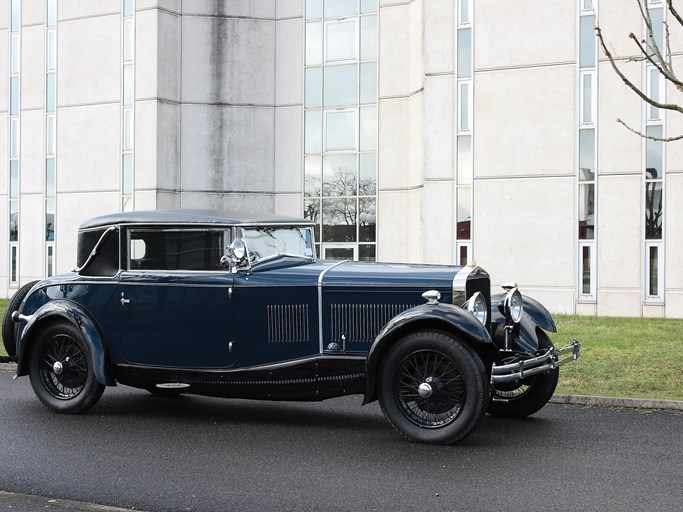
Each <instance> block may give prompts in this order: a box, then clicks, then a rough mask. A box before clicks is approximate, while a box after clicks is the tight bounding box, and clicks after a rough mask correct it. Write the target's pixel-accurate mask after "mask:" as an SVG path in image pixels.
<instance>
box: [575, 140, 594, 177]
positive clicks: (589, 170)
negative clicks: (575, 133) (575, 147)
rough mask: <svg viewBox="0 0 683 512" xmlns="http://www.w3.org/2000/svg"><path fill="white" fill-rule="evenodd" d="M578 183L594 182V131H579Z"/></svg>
mask: <svg viewBox="0 0 683 512" xmlns="http://www.w3.org/2000/svg"><path fill="white" fill-rule="evenodd" d="M579 181H595V130H593V129H590V130H579Z"/></svg>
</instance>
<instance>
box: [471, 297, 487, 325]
mask: <svg viewBox="0 0 683 512" xmlns="http://www.w3.org/2000/svg"><path fill="white" fill-rule="evenodd" d="M467 311H469V312H470V313H472V314H473V315H474V317H475V318H476V319H477V320H479V321H480V322H481V324H482V325H486V320H487V319H488V316H489V307H488V304H486V298H485V297H484V295H483V294H482V293H481V292H477V293H475V294H474V295H472V297H470V300H469V301H468V302H467Z"/></svg>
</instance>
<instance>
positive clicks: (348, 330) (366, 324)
mask: <svg viewBox="0 0 683 512" xmlns="http://www.w3.org/2000/svg"><path fill="white" fill-rule="evenodd" d="M412 307H414V304H332V309H331V315H330V316H331V322H330V323H331V330H332V332H331V333H330V337H331V341H333V342H337V343H340V344H342V343H343V340H342V335H344V336H345V337H346V343H372V342H373V341H374V340H375V337H376V336H377V334H379V331H380V330H381V329H382V327H384V326H385V325H386V324H387V322H388V321H389V320H391V319H392V318H393V317H395V316H396V315H398V314H399V313H401V312H402V311H405V310H406V309H409V308H412Z"/></svg>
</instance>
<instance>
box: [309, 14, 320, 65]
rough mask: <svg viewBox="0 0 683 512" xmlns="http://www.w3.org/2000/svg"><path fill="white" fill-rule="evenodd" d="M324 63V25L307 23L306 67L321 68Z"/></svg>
mask: <svg viewBox="0 0 683 512" xmlns="http://www.w3.org/2000/svg"><path fill="white" fill-rule="evenodd" d="M322 61H323V24H322V23H320V22H316V23H306V65H307V66H320V64H322Z"/></svg>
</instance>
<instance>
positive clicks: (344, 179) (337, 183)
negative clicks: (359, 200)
mask: <svg viewBox="0 0 683 512" xmlns="http://www.w3.org/2000/svg"><path fill="white" fill-rule="evenodd" d="M357 176H358V169H357V160H356V155H355V154H352V155H325V156H324V157H323V196H355V195H356V194H357Z"/></svg>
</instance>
